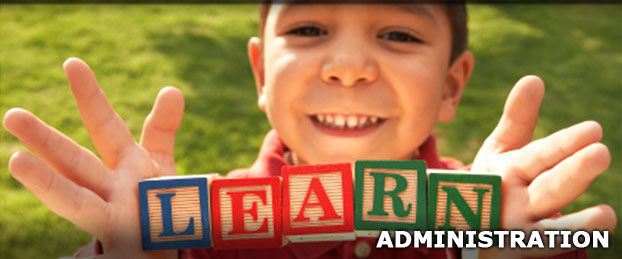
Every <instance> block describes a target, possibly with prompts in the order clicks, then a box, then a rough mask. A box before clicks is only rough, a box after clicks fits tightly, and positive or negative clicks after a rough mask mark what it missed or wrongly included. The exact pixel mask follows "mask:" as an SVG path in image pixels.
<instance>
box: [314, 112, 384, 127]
mask: <svg viewBox="0 0 622 259" xmlns="http://www.w3.org/2000/svg"><path fill="white" fill-rule="evenodd" d="M311 118H312V119H313V120H314V121H316V122H317V123H319V124H321V125H322V126H326V127H328V128H333V129H341V130H356V129H364V128H369V127H373V126H376V125H378V124H380V123H382V122H383V121H384V120H385V119H384V118H381V117H378V116H371V115H360V114H334V113H319V114H314V115H311Z"/></svg>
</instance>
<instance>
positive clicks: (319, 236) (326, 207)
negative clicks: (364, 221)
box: [281, 163, 355, 242]
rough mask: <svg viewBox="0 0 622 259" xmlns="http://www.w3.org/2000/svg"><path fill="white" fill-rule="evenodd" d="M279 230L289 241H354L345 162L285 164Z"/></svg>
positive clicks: (349, 176) (349, 173) (349, 175)
mask: <svg viewBox="0 0 622 259" xmlns="http://www.w3.org/2000/svg"><path fill="white" fill-rule="evenodd" d="M281 176H282V177H283V201H284V204H283V231H284V233H285V235H286V236H287V238H288V239H289V241H291V242H303V241H331V240H354V239H355V236H354V225H353V221H354V219H353V209H352V208H353V197H352V196H353V195H352V169H351V166H350V164H349V163H343V164H328V165H304V166H285V167H283V168H282V172H281Z"/></svg>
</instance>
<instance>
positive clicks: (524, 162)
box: [516, 121, 603, 182]
mask: <svg viewBox="0 0 622 259" xmlns="http://www.w3.org/2000/svg"><path fill="white" fill-rule="evenodd" d="M602 136H603V129H602V127H601V126H600V124H598V123H597V122H594V121H586V122H582V123H579V124H575V125H573V126H572V127H569V128H565V129H562V130H560V131H558V132H555V133H553V134H551V135H550V136H548V137H546V138H543V139H539V140H536V141H534V142H532V143H529V144H528V145H527V146H525V147H523V148H522V149H521V150H520V151H519V153H518V158H517V159H516V160H517V161H520V164H519V165H518V167H520V169H521V170H519V171H518V172H523V173H524V174H525V175H523V176H524V177H522V178H523V179H525V180H526V181H527V182H531V180H533V179H534V178H536V177H537V176H538V175H539V174H540V173H541V172H544V171H546V170H548V169H550V168H551V167H553V166H555V165H556V164H557V163H559V162H560V161H562V160H564V159H565V158H566V157H569V156H571V155H572V154H574V153H575V152H577V151H579V150H581V149H582V148H584V147H586V146H588V145H590V144H593V143H596V142H599V141H600V140H601V139H602Z"/></svg>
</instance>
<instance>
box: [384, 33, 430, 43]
mask: <svg viewBox="0 0 622 259" xmlns="http://www.w3.org/2000/svg"><path fill="white" fill-rule="evenodd" d="M378 38H379V39H383V40H390V41H397V42H414V43H421V42H422V41H421V40H420V39H417V38H415V37H414V36H412V35H410V34H408V33H405V32H399V31H391V32H388V33H385V34H381V35H378Z"/></svg>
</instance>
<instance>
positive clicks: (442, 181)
mask: <svg viewBox="0 0 622 259" xmlns="http://www.w3.org/2000/svg"><path fill="white" fill-rule="evenodd" d="M428 184H429V189H428V228H429V229H438V230H448V231H451V230H477V231H480V230H497V229H499V223H500V211H501V176H498V175H494V174H481V173H470V172H465V173H447V172H442V171H440V170H439V171H436V170H430V174H429V178H428ZM447 219H449V220H447Z"/></svg>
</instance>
